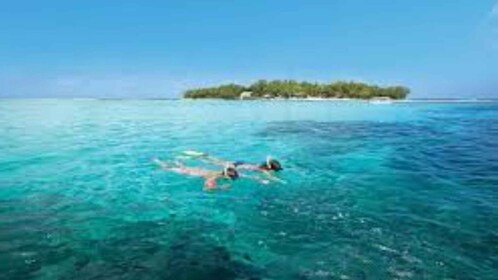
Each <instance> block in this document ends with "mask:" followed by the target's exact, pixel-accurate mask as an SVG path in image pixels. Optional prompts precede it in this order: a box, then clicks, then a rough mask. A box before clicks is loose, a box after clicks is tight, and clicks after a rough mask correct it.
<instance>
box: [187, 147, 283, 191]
mask: <svg viewBox="0 0 498 280" xmlns="http://www.w3.org/2000/svg"><path fill="white" fill-rule="evenodd" d="M184 154H185V155H187V156H189V157H193V158H197V159H199V160H202V161H205V162H208V163H211V164H215V165H219V166H225V165H227V164H232V165H233V166H235V167H236V168H237V169H239V170H248V171H256V172H262V173H263V174H264V175H266V177H268V179H271V180H273V181H278V182H280V183H283V184H286V183H287V182H285V181H284V180H282V179H280V178H278V177H276V176H274V175H273V173H274V172H279V171H282V170H283V168H282V164H280V162H279V161H278V160H276V159H274V158H272V157H271V156H267V157H266V160H265V162H263V163H261V164H259V165H257V164H249V163H246V162H244V161H233V162H232V161H227V160H223V159H219V158H216V157H213V156H211V155H209V154H207V153H203V152H197V151H185V152H184ZM250 178H252V179H256V180H258V179H257V178H255V177H250ZM258 181H260V182H262V183H264V184H267V180H258Z"/></svg>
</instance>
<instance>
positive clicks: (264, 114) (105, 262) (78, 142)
mask: <svg viewBox="0 0 498 280" xmlns="http://www.w3.org/2000/svg"><path fill="white" fill-rule="evenodd" d="M185 150H197V151H203V152H207V153H209V154H211V155H213V156H217V157H220V158H224V159H229V160H243V161H247V162H254V163H259V162H261V161H263V160H264V159H265V157H266V156H267V155H272V156H274V157H275V158H277V159H279V160H280V161H281V163H282V164H283V166H284V170H283V171H282V172H281V173H280V174H279V176H280V178H282V179H283V180H285V181H287V182H288V183H287V184H278V183H274V184H272V185H269V186H263V185H259V184H257V183H255V182H253V181H250V180H247V179H245V180H244V179H241V180H238V181H235V182H233V183H232V184H231V189H229V190H224V191H215V192H204V191H203V189H202V188H203V180H202V179H201V178H195V177H186V176H182V175H178V174H173V173H168V172H165V171H163V170H161V169H159V168H158V167H157V166H156V165H154V163H153V162H152V161H151V158H154V157H159V158H161V159H162V160H165V161H168V160H174V159H175V157H177V156H178V155H179V154H181V153H182V151H185ZM185 164H187V165H192V166H200V163H199V162H198V161H197V160H194V159H191V160H186V161H185ZM202 166H203V167H204V168H207V169H212V170H219V167H216V166H209V165H202ZM0 279H23V280H24V279H71V280H76V279H175V280H181V279H217V280H223V279H498V104H497V103H482V104H479V103H475V104H473V103H465V104H459V103H451V104H450V103H448V104H445V103H440V104H431V103H395V104H369V103H364V102H286V101H277V102H276V101H273V102H272V101H254V102H237V101H234V102H227V101H225V102H220V101H164V100H49V99H47V100H0Z"/></svg>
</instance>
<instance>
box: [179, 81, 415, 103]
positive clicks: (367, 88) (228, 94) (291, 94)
mask: <svg viewBox="0 0 498 280" xmlns="http://www.w3.org/2000/svg"><path fill="white" fill-rule="evenodd" d="M244 91H250V92H252V96H253V97H255V98H305V97H323V98H355V99H371V98H376V97H388V98H391V99H404V98H406V96H407V95H408V94H409V93H410V90H409V89H408V88H406V87H402V86H391V87H380V86H377V85H369V84H366V83H361V82H343V81H339V82H334V83H330V84H318V83H309V82H297V81H293V80H274V81H266V80H259V81H257V82H255V83H253V84H252V85H250V86H247V87H245V86H241V85H236V84H228V85H222V86H218V87H210V88H200V89H192V90H188V91H186V92H185V93H184V97H185V98H221V99H238V98H239V96H240V94H241V93H242V92H244Z"/></svg>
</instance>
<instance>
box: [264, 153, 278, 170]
mask: <svg viewBox="0 0 498 280" xmlns="http://www.w3.org/2000/svg"><path fill="white" fill-rule="evenodd" d="M260 167H261V168H263V169H265V170H270V171H280V170H282V169H283V168H282V165H281V164H280V162H279V161H278V160H276V159H273V158H271V157H270V156H268V157H267V158H266V162H265V163H264V164H262V165H261V166H260Z"/></svg>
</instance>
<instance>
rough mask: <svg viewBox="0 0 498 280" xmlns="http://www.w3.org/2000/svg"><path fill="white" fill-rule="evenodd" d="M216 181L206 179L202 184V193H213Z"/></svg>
mask: <svg viewBox="0 0 498 280" xmlns="http://www.w3.org/2000/svg"><path fill="white" fill-rule="evenodd" d="M216 189H217V187H216V180H215V179H207V180H206V182H204V191H214V190H216Z"/></svg>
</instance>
